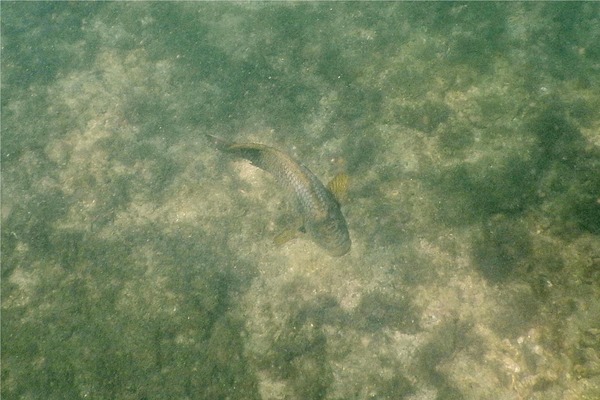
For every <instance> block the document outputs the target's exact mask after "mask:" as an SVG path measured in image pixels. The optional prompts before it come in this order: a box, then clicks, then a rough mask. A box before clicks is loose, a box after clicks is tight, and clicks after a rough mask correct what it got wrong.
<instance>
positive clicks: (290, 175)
mask: <svg viewBox="0 0 600 400" xmlns="http://www.w3.org/2000/svg"><path fill="white" fill-rule="evenodd" d="M207 136H208V137H209V138H210V140H211V141H212V143H213V144H214V145H215V146H216V147H217V148H218V149H219V150H221V151H224V152H227V153H230V154H233V155H235V156H237V157H241V158H244V159H246V160H249V161H250V162H251V163H252V164H253V165H255V166H257V167H258V168H261V169H263V170H265V171H267V172H269V173H271V174H272V175H273V176H274V177H275V179H276V180H277V182H278V183H279V184H280V185H281V186H282V187H283V188H284V189H285V190H287V191H288V192H290V193H291V194H292V195H293V198H294V201H295V203H296V206H297V208H298V211H299V213H300V215H301V217H302V220H303V227H302V228H303V230H304V231H305V232H306V233H307V234H308V235H309V236H310V238H311V239H312V240H313V241H314V242H315V243H316V244H318V245H319V246H320V247H322V248H323V249H325V250H327V252H328V253H329V254H330V255H332V256H336V257H338V256H343V255H344V254H346V253H348V251H350V245H351V241H350V234H349V233H348V226H347V224H346V219H345V218H344V216H343V215H342V212H341V211H340V204H339V203H338V200H337V199H336V197H335V196H334V194H333V193H332V191H331V190H330V189H328V188H326V187H325V186H324V185H323V184H322V183H321V181H320V180H319V179H318V178H317V177H316V176H315V175H314V174H313V173H312V172H311V171H310V170H309V169H308V168H306V167H305V166H304V165H302V164H300V163H299V162H297V161H296V160H294V159H293V158H292V157H290V156H289V155H287V154H286V153H284V152H282V151H280V150H277V149H275V148H273V147H269V146H265V145H263V144H257V143H231V142H227V141H225V140H223V139H221V138H218V137H215V136H211V135H207ZM336 186H340V185H339V182H335V179H334V181H332V182H331V183H330V185H329V187H330V188H335V187H336Z"/></svg>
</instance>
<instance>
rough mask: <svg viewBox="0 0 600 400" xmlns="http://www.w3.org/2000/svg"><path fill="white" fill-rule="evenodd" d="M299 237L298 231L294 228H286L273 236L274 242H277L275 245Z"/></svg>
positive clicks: (280, 244)
mask: <svg viewBox="0 0 600 400" xmlns="http://www.w3.org/2000/svg"><path fill="white" fill-rule="evenodd" d="M297 237H298V231H296V230H293V229H286V230H285V231H283V232H281V233H280V234H278V235H277V236H275V237H274V238H273V243H275V246H278V247H279V246H283V245H284V244H286V243H287V242H289V241H290V240H294V239H296V238H297Z"/></svg>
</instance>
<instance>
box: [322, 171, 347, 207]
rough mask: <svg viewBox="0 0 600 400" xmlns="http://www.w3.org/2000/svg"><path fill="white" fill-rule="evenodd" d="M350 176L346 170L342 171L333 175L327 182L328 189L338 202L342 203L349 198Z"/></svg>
mask: <svg viewBox="0 0 600 400" xmlns="http://www.w3.org/2000/svg"><path fill="white" fill-rule="evenodd" d="M349 182H350V177H349V176H348V174H346V173H344V172H340V173H339V174H337V175H336V176H334V177H333V179H332V180H331V181H329V183H328V184H327V189H329V191H330V192H331V194H332V195H333V197H335V199H336V200H337V202H338V203H340V204H342V203H344V202H346V200H347V199H348V184H349Z"/></svg>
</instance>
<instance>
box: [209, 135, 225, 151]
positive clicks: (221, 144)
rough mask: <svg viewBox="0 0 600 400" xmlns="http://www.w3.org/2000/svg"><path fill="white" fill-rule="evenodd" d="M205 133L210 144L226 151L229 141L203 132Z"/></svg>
mask: <svg viewBox="0 0 600 400" xmlns="http://www.w3.org/2000/svg"><path fill="white" fill-rule="evenodd" d="M205 135H206V137H207V138H208V140H209V141H210V144H211V145H212V146H213V147H214V148H216V149H218V150H221V151H227V150H228V148H229V146H230V145H231V143H229V142H228V141H227V140H225V139H221V138H220V137H218V136H214V135H210V134H208V133H205Z"/></svg>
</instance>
